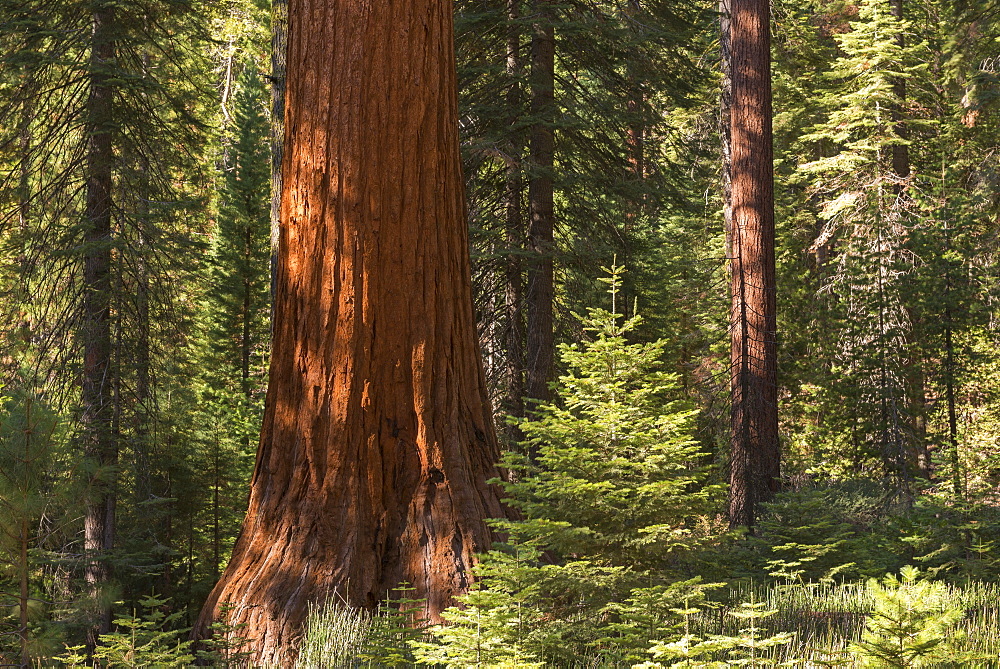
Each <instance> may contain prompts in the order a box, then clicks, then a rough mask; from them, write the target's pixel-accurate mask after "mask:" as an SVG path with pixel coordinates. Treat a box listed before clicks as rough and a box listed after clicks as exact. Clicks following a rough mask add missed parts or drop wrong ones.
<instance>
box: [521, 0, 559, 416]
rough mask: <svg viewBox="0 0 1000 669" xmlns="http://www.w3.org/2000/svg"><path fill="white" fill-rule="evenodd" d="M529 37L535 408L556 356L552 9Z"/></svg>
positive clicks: (540, 15)
mask: <svg viewBox="0 0 1000 669" xmlns="http://www.w3.org/2000/svg"><path fill="white" fill-rule="evenodd" d="M532 12H533V13H534V15H535V23H534V25H533V26H532V36H531V77H530V82H531V115H532V119H533V120H532V125H531V131H530V139H529V152H530V159H531V178H530V182H529V183H528V215H529V217H530V220H529V222H528V243H529V245H530V248H529V251H530V256H529V260H528V286H527V293H526V296H525V297H526V302H527V310H528V346H527V355H528V359H527V386H528V388H527V390H528V397H529V398H531V399H532V400H533V401H534V402H535V403H536V404H537V403H538V402H545V401H547V400H548V399H549V385H548V384H549V381H550V380H551V377H552V362H553V354H554V349H555V346H554V342H553V337H554V333H553V300H554V298H555V285H554V281H555V279H554V273H553V257H552V256H553V251H554V248H553V246H554V236H553V235H554V228H555V213H554V206H553V184H552V168H553V163H554V160H555V134H554V129H553V125H554V123H555V114H556V106H555V51H556V49H555V46H556V45H555V9H554V7H553V2H552V0H535V2H534V4H533V6H532Z"/></svg>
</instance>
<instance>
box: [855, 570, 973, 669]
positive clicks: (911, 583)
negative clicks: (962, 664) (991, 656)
mask: <svg viewBox="0 0 1000 669" xmlns="http://www.w3.org/2000/svg"><path fill="white" fill-rule="evenodd" d="M868 590H869V592H870V593H871V594H872V595H873V597H874V599H875V607H874V610H873V611H872V613H871V615H870V616H869V618H868V622H867V625H866V627H865V632H864V634H863V635H862V637H861V641H859V642H858V643H857V644H855V645H853V646H852V649H853V650H854V651H855V652H856V653H857V654H858V656H859V657H860V659H861V661H862V666H865V667H893V668H897V667H898V668H899V669H904V668H909V667H938V666H942V663H943V662H947V661H958V660H959V658H958V657H957V656H955V655H954V654H953V653H952V652H951V648H950V647H949V644H948V643H947V634H946V632H947V631H948V628H950V627H952V626H953V625H955V623H957V622H958V621H959V620H961V618H962V614H963V611H962V609H961V607H959V606H956V605H955V604H954V603H953V602H952V601H949V597H948V589H947V587H946V586H945V585H944V584H943V583H935V582H932V581H928V580H921V579H920V571H919V570H918V569H916V568H915V567H910V566H907V567H903V569H902V570H901V571H900V576H899V577H897V576H896V575H895V574H890V575H888V576H886V577H885V579H883V580H882V582H881V583H879V582H878V581H877V580H875V579H872V580H871V581H869V583H868ZM966 659H969V658H966ZM956 666H958V665H956Z"/></svg>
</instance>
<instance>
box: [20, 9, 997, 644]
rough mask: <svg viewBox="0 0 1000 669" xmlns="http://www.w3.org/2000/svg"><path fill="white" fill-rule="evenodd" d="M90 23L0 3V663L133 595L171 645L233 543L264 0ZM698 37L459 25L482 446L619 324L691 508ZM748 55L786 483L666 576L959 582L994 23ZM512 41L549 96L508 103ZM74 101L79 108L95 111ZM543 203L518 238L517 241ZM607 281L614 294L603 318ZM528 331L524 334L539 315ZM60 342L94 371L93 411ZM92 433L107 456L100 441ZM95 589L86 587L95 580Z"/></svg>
mask: <svg viewBox="0 0 1000 669" xmlns="http://www.w3.org/2000/svg"><path fill="white" fill-rule="evenodd" d="M104 4H108V3H102V2H100V1H94V0H88V1H84V0H79V1H77V0H56V1H53V0H2V2H0V44H2V47H0V53H2V56H0V110H2V111H0V167H2V181H0V294H2V300H0V310H2V311H0V313H2V315H3V316H2V319H0V374H2V376H0V398H2V408H0V604H2V606H3V608H0V613H2V614H3V615H4V616H5V618H4V619H3V621H2V622H3V624H4V625H6V626H7V630H9V631H10V632H12V633H11V634H9V635H6V636H4V637H2V640H0V645H2V648H3V649H4V652H7V651H8V650H10V652H12V653H14V654H15V655H14V656H17V653H19V652H20V650H18V646H19V643H18V635H19V631H20V630H22V629H24V624H25V623H24V618H22V612H26V613H25V615H26V617H27V620H28V621H29V623H30V629H31V634H30V638H31V643H32V651H31V653H32V655H39V656H41V655H47V654H51V653H56V652H59V651H60V649H61V648H62V644H63V643H64V642H67V641H68V642H78V641H80V640H81V639H83V637H84V636H85V633H86V630H87V629H88V628H89V627H90V626H91V625H92V624H93V616H94V615H95V613H94V612H95V611H101V610H103V609H104V608H105V607H107V606H108V605H109V603H111V602H120V604H117V605H116V606H115V607H114V608H115V609H116V610H119V611H129V610H132V609H134V608H136V607H138V606H139V603H140V600H141V599H142V598H143V597H144V596H146V595H149V594H150V593H156V594H157V596H159V597H162V598H163V599H164V600H169V602H170V604H169V605H165V606H166V608H169V610H170V611H172V612H176V613H179V614H180V618H179V620H178V621H177V625H179V626H185V625H186V626H190V624H191V623H192V622H193V618H194V617H195V616H196V615H197V611H198V609H199V607H200V606H201V603H202V602H203V600H204V598H205V597H206V595H207V593H208V591H209V589H210V588H211V587H212V585H213V584H214V583H215V581H216V580H217V579H218V577H219V574H220V570H221V569H222V568H223V567H224V566H225V563H226V561H227V559H228V554H229V551H230V550H231V547H232V544H233V541H234V539H235V533H236V532H237V531H238V528H239V525H240V522H241V521H242V516H243V513H244V509H245V504H246V494H247V493H246V491H247V486H248V479H249V476H250V474H251V472H252V469H253V461H254V454H255V451H256V443H257V435H258V433H259V421H260V416H261V412H262V403H263V397H264V391H265V386H266V370H267V363H268V342H269V315H270V306H269V305H270V297H269V296H270V286H271V269H270V262H271V261H270V259H271V253H272V249H271V228H272V203H271V195H270V193H271V165H272V148H273V147H272V141H271V137H272V114H273V109H274V101H273V99H272V93H273V91H272V87H273V86H274V85H276V84H278V85H280V77H276V76H274V75H275V71H274V69H273V64H272V58H271V52H270V44H271V22H272V17H273V16H280V14H281V11H282V7H283V5H278V4H277V3H276V6H275V7H273V8H272V7H271V6H270V5H269V4H267V3H262V2H251V1H250V0H233V1H230V2H213V3H195V4H190V3H187V2H183V1H180V0H126V1H124V2H122V1H118V2H115V3H113V4H114V5H115V6H116V8H117V9H116V11H117V13H118V21H117V22H116V24H115V30H116V32H115V34H113V35H111V36H107V37H106V38H105V39H107V40H113V41H114V43H115V44H116V49H117V51H116V57H115V58H114V59H111V60H106V61H105V60H101V59H100V58H99V54H100V44H99V43H98V41H96V38H95V34H97V33H95V30H94V23H93V16H94V14H95V12H98V13H99V12H100V11H101V7H102V6H103V5H104ZM716 9H717V8H716V7H714V6H707V5H706V4H705V3H693V2H686V1H685V0H644V1H642V2H639V1H638V0H635V1H634V2H633V1H627V2H626V1H622V2H604V1H603V0H591V1H587V2H584V1H577V0H565V1H562V2H554V1H549V0H535V1H534V2H520V1H519V0H507V1H506V2H498V1H493V0H476V1H474V0H458V2H457V3H456V30H457V37H456V48H457V53H458V64H459V98H460V99H459V105H460V116H461V120H460V126H461V132H462V138H463V143H462V149H463V159H464V168H465V179H466V189H467V201H468V219H469V229H470V231H471V240H470V243H471V252H472V259H473V283H474V290H475V307H476V314H477V318H478V323H479V335H480V341H481V344H482V351H483V361H484V365H485V370H486V374H487V379H488V384H489V388H490V389H491V392H492V401H493V406H494V408H495V413H496V421H497V425H498V432H499V433H500V434H501V435H502V436H503V438H504V439H505V441H506V446H507V448H508V449H510V450H511V451H514V452H515V453H518V452H526V451H529V450H530V447H529V446H528V445H526V442H524V439H525V436H526V435H525V430H527V432H528V433H529V434H528V436H532V435H534V436H536V437H537V435H538V434H539V430H540V429H541V428H538V427H537V426H536V427H535V428H532V427H531V426H530V425H528V426H525V425H523V424H519V423H517V422H516V421H515V422H511V421H510V420H509V419H511V418H513V419H518V418H524V417H526V416H528V415H529V414H530V410H531V408H532V405H533V402H532V400H530V399H529V400H527V401H525V399H524V398H533V399H535V400H546V401H547V400H552V399H556V400H557V401H559V400H560V399H562V400H565V397H564V396H557V397H553V396H552V395H551V391H550V390H549V389H548V387H547V385H546V382H547V381H552V380H554V379H555V377H556V376H558V375H560V374H563V373H565V372H566V371H567V365H571V361H568V360H569V359H567V358H566V357H565V356H561V357H560V356H557V355H556V350H557V345H558V344H572V343H578V342H583V341H588V340H592V339H593V338H594V331H593V330H588V329H587V328H588V327H590V328H594V327H598V326H595V324H594V322H593V321H588V320H587V319H588V317H587V316H586V314H587V313H588V309H590V308H592V307H603V308H605V309H611V310H612V311H613V312H614V313H618V314H621V315H623V316H625V317H631V316H633V315H636V314H638V315H640V316H641V322H640V321H637V322H635V323H634V326H633V327H632V328H631V329H629V330H628V331H627V332H626V331H618V330H615V329H614V327H611V330H607V334H608V336H621V337H622V338H623V339H622V342H621V345H622V346H625V345H640V344H648V343H649V342H653V341H654V340H657V339H660V338H662V339H663V343H662V345H660V346H659V347H654V349H655V350H654V353H655V356H654V357H655V358H656V360H657V361H658V363H659V364H662V365H663V368H664V369H665V370H667V371H669V372H670V373H671V374H672V375H673V376H672V377H671V380H670V382H669V384H667V385H666V386H664V388H662V389H661V390H662V393H664V394H665V395H667V396H669V401H670V402H673V403H675V404H671V405H670V406H675V407H683V408H686V409H690V410H693V411H694V412H695V413H692V414H690V415H689V416H688V418H687V419H685V420H688V421H690V426H689V428H685V429H689V430H690V434H691V435H692V436H693V439H694V441H695V443H696V445H697V449H696V450H694V451H691V453H688V454H687V456H686V457H688V458H689V459H694V460H696V461H697V463H698V465H699V466H701V467H705V468H706V470H705V474H704V476H705V477H706V480H707V481H709V482H722V481H725V480H726V476H725V471H726V464H727V457H728V455H727V452H728V443H729V441H728V430H729V415H728V411H729V407H728V382H729V376H728V364H729V350H728V346H729V337H728V304H729V301H728V295H727V285H728V277H727V263H726V255H727V249H726V242H725V230H724V224H723V216H722V200H721V193H722V188H721V176H720V175H721V165H722V160H721V155H720V146H721V139H720V136H719V127H720V125H719V115H720V112H719V90H720V80H721V74H720V70H719V41H718V30H719V28H718V13H717V11H716ZM900 16H902V17H903V18H902V19H900V18H899V17H900ZM773 32H774V42H773V50H772V53H773V59H774V65H773V81H774V109H775V118H774V131H775V168H776V197H777V202H776V220H777V226H778V232H777V234H778V241H777V248H778V258H777V261H778V309H779V315H778V318H779V328H778V329H779V349H778V355H779V398H780V399H779V411H780V421H781V422H780V429H781V445H782V452H783V462H782V470H783V480H784V484H785V487H786V489H787V490H786V492H784V493H782V495H780V496H779V499H778V500H777V501H776V502H775V504H774V505H773V506H772V508H771V509H770V511H769V512H768V513H766V514H765V515H764V516H763V517H762V519H761V523H760V531H759V533H758V536H757V537H755V538H754V539H753V541H743V542H742V543H741V541H742V540H738V539H725V540H723V539H718V540H717V541H715V542H714V543H713V546H714V548H713V549H712V550H715V551H716V553H714V554H712V556H710V557H704V556H703V557H701V558H691V559H690V560H689V562H687V563H685V564H687V566H686V567H684V568H683V569H686V570H687V571H688V572H689V573H688V575H689V576H693V575H694V574H695V573H700V574H701V575H703V576H705V577H706V578H708V579H713V578H714V579H730V578H734V577H745V578H748V579H749V578H754V579H757V580H767V579H772V580H773V579H777V580H781V579H810V578H813V579H816V578H821V577H826V576H831V572H833V573H835V574H837V575H838V576H837V577H838V578H855V577H867V576H881V575H882V574H884V573H885V572H886V571H895V570H897V569H899V568H900V567H901V566H903V565H904V564H908V563H914V564H918V565H920V566H921V567H922V568H925V569H930V570H932V572H935V573H936V574H937V575H939V576H940V577H941V578H955V579H960V578H976V579H982V580H994V579H995V578H996V576H997V570H998V568H1000V562H998V560H1000V554H997V552H996V551H998V550H1000V547H996V546H995V545H994V544H995V542H996V540H997V537H998V531H1000V514H998V513H997V503H998V500H997V499H996V491H997V485H998V483H1000V395H998V392H1000V364H998V360H997V358H998V338H1000V329H998V325H997V318H998V311H997V299H998V297H1000V294H998V288H1000V277H998V272H1000V269H998V267H1000V266H998V263H997V255H996V254H997V250H998V237H997V233H998V226H997V220H998V219H997V215H998V207H1000V199H998V198H1000V183H998V181H1000V172H998V169H997V165H998V164H1000V162H998V156H997V152H998V141H1000V139H998V138H1000V128H998V117H997V105H998V104H1000V100H998V95H997V94H998V92H1000V81H998V77H997V68H998V67H1000V63H998V58H1000V13H998V8H996V7H994V6H993V5H992V3H985V4H983V3H969V4H968V6H965V5H963V3H961V2H946V1H944V0H920V1H919V2H918V1H917V0H906V5H905V8H904V7H903V4H902V0H896V1H895V3H889V2H882V1H879V0H865V1H863V2H860V3H857V2H852V1H847V0H845V1H843V2H831V3H828V2H812V1H810V0H776V1H775V2H774V3H773ZM549 39H551V41H548V40H549ZM545 44H551V46H552V48H553V49H554V61H553V62H554V64H555V65H554V70H553V72H552V75H553V77H554V90H553V95H552V96H551V98H548V97H546V96H544V95H539V94H538V91H539V89H540V88H544V86H540V85H539V81H538V77H539V76H541V74H540V72H541V71H542V70H543V69H544V68H541V67H540V66H539V65H538V63H539V59H540V58H541V57H542V56H543V55H544V54H543V53H542V52H540V49H544V45H545ZM95 53H96V54H98V57H95V56H94V54H95ZM533 63H534V66H533ZM98 80H99V81H101V82H104V85H105V86H106V87H107V88H108V89H109V90H112V91H113V104H111V105H110V107H109V109H110V110H111V111H110V112H109V113H107V114H104V115H101V114H100V113H99V112H100V108H99V106H98V105H95V102H94V97H93V90H94V89H95V83H94V82H95V81H98ZM546 133H551V135H552V136H553V137H554V144H553V152H552V154H551V159H549V158H548V157H546V151H545V149H544V136H545V134H546ZM540 137H541V138H542V139H539V138H540ZM95 138H104V139H106V140H108V141H110V146H111V147H112V148H111V152H110V154H108V155H109V156H111V158H110V163H109V164H108V165H107V167H108V169H110V175H111V181H110V183H111V184H112V194H111V199H110V201H111V202H112V203H113V205H112V207H111V210H110V211H109V219H108V221H109V223H108V227H107V230H106V232H105V233H103V234H95V227H94V225H93V224H92V223H93V220H94V217H93V216H92V213H93V210H92V208H91V207H92V202H89V201H88V198H87V194H88V192H89V191H88V180H90V179H93V178H94V171H95V163H94V162H93V160H92V159H91V157H92V156H93V155H94V152H93V151H92V148H93V145H92V143H93V142H94V141H95ZM900 138H902V140H903V141H901V139H900ZM539 142H541V144H540V143H539ZM547 183H551V187H552V193H553V196H552V212H553V215H552V217H551V218H548V219H547V220H549V221H550V222H551V223H552V227H551V229H548V228H547V227H546V224H545V220H546V217H544V216H543V217H539V215H538V213H537V212H538V209H537V208H538V206H540V205H539V202H542V203H543V204H544V197H543V196H541V195H540V194H541V193H543V192H544V191H545V189H546V184H547ZM98 232H99V231H98ZM101 259H104V261H105V266H104V269H103V271H97V270H95V269H94V268H95V267H97V265H95V263H98V264H100V262H101ZM612 265H617V266H623V267H624V270H625V271H624V273H623V274H622V275H621V285H620V286H619V287H618V289H617V291H616V293H615V304H614V305H613V306H612V305H611V304H609V297H608V294H607V283H606V281H602V279H604V278H606V276H607V274H608V270H607V269H602V268H610V267H612ZM548 272H551V273H552V276H553V281H552V286H554V290H553V291H551V292H549V291H547V290H545V286H546V277H547V273H548ZM550 310H551V314H552V319H553V333H554V335H553V336H552V337H551V338H550V337H546V336H544V334H545V329H546V328H545V327H539V325H538V324H539V323H543V324H544V323H545V319H546V318H547V315H546V314H547V313H549V311H550ZM96 313H103V314H105V315H106V316H107V318H106V321H107V323H108V324H109V326H108V330H107V332H106V333H104V334H103V335H102V334H101V333H95V329H94V326H93V324H94V322H95V314H96ZM605 325H607V324H606V323H605ZM95 337H97V338H101V337H103V340H102V341H104V342H105V344H106V346H108V347H109V349H108V350H109V351H110V358H109V359H110V363H109V365H108V366H107V368H106V369H105V370H103V371H102V373H103V376H102V378H103V384H104V385H103V386H102V387H103V388H104V390H103V391H102V393H103V394H101V395H100V398H101V399H100V401H99V402H97V403H95V400H94V398H95V397H97V396H96V395H94V394H93V393H92V392H91V391H89V390H88V385H87V382H86V380H87V379H88V378H89V374H90V372H92V371H93V370H90V371H88V369H87V361H86V356H85V353H86V351H88V350H90V349H89V348H88V347H92V346H94V341H95ZM644 350H645V349H644ZM550 359H551V360H553V361H554V362H552V363H551V364H552V365H553V367H554V368H553V369H552V370H549V369H547V366H548V362H547V361H548V360H550ZM658 392H660V391H658ZM88 393H90V394H88ZM666 401H667V400H666V399H664V402H666ZM677 410H678V411H679V410H680V408H678V409H677ZM95 416H96V418H95ZM98 419H99V420H98ZM95 421H96V422H95ZM95 424H102V425H106V426H107V430H108V432H107V433H106V434H101V435H99V436H100V438H101V443H102V444H103V446H102V447H101V449H98V451H95V450H94V449H93V448H92V447H90V446H88V444H90V443H91V441H90V440H92V439H93V438H94V431H93V430H94V428H93V425H95ZM532 430H534V431H532ZM693 453H697V454H700V455H692V454H693ZM511 466H513V467H515V468H516V466H517V464H516V463H512V465H511ZM98 490H99V491H103V492H102V493H101V495H104V497H101V498H102V499H105V498H106V499H108V500H110V502H109V503H108V508H107V511H106V512H107V514H108V515H107V516H106V517H107V518H110V519H111V520H110V521H109V522H111V526H112V529H111V530H109V534H108V535H107V537H106V538H107V542H106V545H105V546H104V548H105V549H106V550H107V555H108V556H110V557H109V559H108V560H107V565H108V566H107V569H108V572H107V573H106V574H103V575H97V576H95V575H94V574H92V573H88V570H87V564H88V563H87V561H86V560H85V559H84V558H85V555H84V547H83V517H84V515H85V508H84V507H85V506H86V504H87V503H88V500H93V499H96V498H97V497H100V496H101V495H98V493H97V492H95V491H98ZM105 493H107V494H105ZM718 497H720V495H719V494H718V491H716V494H715V497H713V499H715V498H718ZM699 504H701V502H699ZM693 508H694V507H691V508H689V509H688V511H687V513H690V514H693V513H696V512H695V511H693V510H692V509H693ZM698 509H699V510H698V511H697V514H699V517H700V518H703V520H704V523H705V524H706V526H707V527H711V528H714V529H710V530H705V534H706V536H707V535H712V536H716V537H720V536H722V534H723V531H722V527H723V525H724V523H723V521H722V520H721V516H720V514H721V513H722V512H723V511H722V510H723V506H722V505H721V501H720V500H716V502H715V506H713V505H712V504H709V503H707V502H706V505H705V506H704V507H700V506H699V507H698ZM723 544H724V546H723ZM609 559H610V558H609ZM612 562H613V559H612ZM695 564H700V565H701V566H697V567H696V566H692V565H695ZM706 565H707V566H706ZM713 565H714V566H713ZM98 576H100V579H99V580H102V581H104V580H106V581H107V582H108V583H110V584H111V585H110V586H109V587H104V588H101V589H94V588H93V583H94V580H95V578H97V577H98ZM7 630H5V631H7Z"/></svg>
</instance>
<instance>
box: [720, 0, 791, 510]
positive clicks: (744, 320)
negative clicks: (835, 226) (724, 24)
mask: <svg viewBox="0 0 1000 669" xmlns="http://www.w3.org/2000/svg"><path fill="white" fill-rule="evenodd" d="M731 11H732V14H731V17H730V50H731V51H730V53H731V77H732V108H731V110H730V115H731V118H730V123H731V126H730V127H731V143H732V144H731V147H732V148H731V150H732V164H731V170H732V171H731V176H732V184H731V198H732V199H731V209H732V211H731V216H732V222H731V230H730V245H731V250H730V256H731V262H732V287H731V290H732V310H731V313H730V319H731V326H730V327H731V336H732V369H731V374H732V382H731V387H732V414H731V421H732V459H731V471H730V479H729V480H730V505H729V521H730V523H731V524H732V525H733V526H746V527H753V524H754V517H755V514H756V510H757V505H758V504H759V503H760V502H764V501H767V500H769V499H770V498H771V496H772V495H773V494H774V492H775V490H776V489H777V485H778V475H779V466H780V456H779V450H778V404H777V397H778V387H777V352H776V341H775V339H776V330H777V325H776V319H775V275H774V178H773V174H774V172H773V153H772V151H773V149H772V143H771V58H770V28H769V5H768V0H732V3H731Z"/></svg>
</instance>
